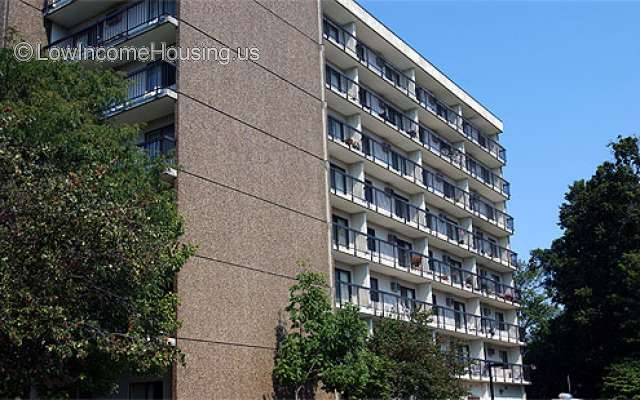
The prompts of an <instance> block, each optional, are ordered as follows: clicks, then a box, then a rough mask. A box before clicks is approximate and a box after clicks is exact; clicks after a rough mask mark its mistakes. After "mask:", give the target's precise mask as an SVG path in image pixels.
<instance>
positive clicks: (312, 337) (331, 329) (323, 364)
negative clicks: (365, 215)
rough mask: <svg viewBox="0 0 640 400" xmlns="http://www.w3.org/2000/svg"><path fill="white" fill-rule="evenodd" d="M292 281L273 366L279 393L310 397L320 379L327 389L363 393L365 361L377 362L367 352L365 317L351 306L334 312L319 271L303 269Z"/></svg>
mask: <svg viewBox="0 0 640 400" xmlns="http://www.w3.org/2000/svg"><path fill="white" fill-rule="evenodd" d="M302 266H303V267H304V266H305V265H304V264H303V265H302ZM296 280H297V283H296V284H294V285H293V286H291V288H289V305H288V306H287V308H286V311H287V312H288V313H289V319H290V322H291V324H290V327H289V329H288V330H287V333H286V334H285V336H284V339H283V340H282V341H281V342H280V343H279V347H278V351H277V354H276V360H275V365H274V370H273V376H274V382H275V383H276V386H277V389H278V390H277V391H278V393H277V394H278V395H279V396H283V397H292V396H293V397H295V398H296V399H298V398H313V397H314V394H315V391H316V390H317V387H318V385H319V384H320V383H322V388H323V390H325V391H327V392H333V391H336V392H338V393H341V394H343V396H345V397H354V398H358V397H361V395H362V393H363V391H364V389H365V387H366V385H367V383H368V381H369V362H371V361H372V360H373V362H374V363H376V362H377V360H375V356H373V355H371V354H368V352H367V347H366V338H367V326H366V324H365V322H364V321H362V320H361V319H360V318H359V315H358V310H357V308H356V307H355V306H351V305H347V306H345V307H344V308H341V309H339V310H337V311H336V312H335V313H334V312H332V309H331V300H330V296H329V294H328V292H327V281H326V278H325V276H324V275H323V274H321V273H318V272H309V271H305V272H301V273H300V274H298V275H297V276H296Z"/></svg>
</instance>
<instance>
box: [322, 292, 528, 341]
mask: <svg viewBox="0 0 640 400" xmlns="http://www.w3.org/2000/svg"><path fill="white" fill-rule="evenodd" d="M335 296H336V297H335V301H336V307H342V306H343V305H344V304H348V303H350V304H354V305H356V306H358V308H359V310H360V312H361V313H362V314H365V315H370V316H373V317H381V318H385V317H387V318H399V319H405V320H406V319H408V318H409V316H410V315H411V313H412V312H414V311H428V312H431V313H432V317H431V321H430V325H431V326H432V327H433V328H434V329H437V330H440V331H444V332H446V333H447V334H451V335H453V336H458V337H461V338H468V337H482V338H484V339H486V340H489V341H494V342H500V344H504V342H506V343H510V344H516V345H521V344H522V342H521V341H520V327H519V326H517V325H513V324H508V323H506V322H504V321H497V320H494V319H491V318H487V317H482V316H480V315H475V314H469V313H465V312H462V311H458V310H455V309H453V308H449V307H444V306H440V305H435V304H430V303H428V302H424V301H420V300H416V299H413V298H410V297H403V296H401V295H399V294H396V293H389V292H384V291H381V290H376V289H371V288H368V287H365V286H360V285H356V284H354V283H351V282H344V281H337V282H336V289H335Z"/></svg>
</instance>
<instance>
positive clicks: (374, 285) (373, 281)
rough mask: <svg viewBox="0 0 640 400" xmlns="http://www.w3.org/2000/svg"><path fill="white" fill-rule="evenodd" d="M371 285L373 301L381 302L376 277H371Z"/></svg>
mask: <svg viewBox="0 0 640 400" xmlns="http://www.w3.org/2000/svg"><path fill="white" fill-rule="evenodd" d="M369 285H370V286H371V291H370V296H371V301H374V302H379V301H380V293H379V292H378V280H377V279H376V278H369Z"/></svg>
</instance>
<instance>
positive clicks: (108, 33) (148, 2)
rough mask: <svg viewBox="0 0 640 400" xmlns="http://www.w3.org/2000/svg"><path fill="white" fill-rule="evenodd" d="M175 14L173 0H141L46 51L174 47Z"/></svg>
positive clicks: (59, 41)
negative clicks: (161, 44)
mask: <svg viewBox="0 0 640 400" xmlns="http://www.w3.org/2000/svg"><path fill="white" fill-rule="evenodd" d="M71 3H72V4H78V6H80V4H84V6H88V5H87V3H89V2H86V1H80V0H74V1H72V2H71ZM54 4H57V2H56V3H54ZM91 4H94V3H93V2H92V3H91ZM99 4H103V3H99ZM66 7H70V5H69V6H66ZM66 7H65V8H66ZM175 14H176V4H175V1H173V0H142V1H139V2H137V3H134V4H131V5H127V6H126V7H124V8H121V9H119V10H117V11H115V12H112V13H109V14H105V15H103V16H101V17H99V18H98V19H97V21H96V22H95V23H93V24H91V25H89V26H88V27H86V28H84V29H82V30H80V31H78V32H74V33H71V34H69V35H66V36H63V37H61V38H59V39H57V40H54V41H52V42H51V44H50V45H49V47H50V48H52V47H56V48H61V49H77V48H78V47H79V46H82V47H83V48H92V47H118V46H123V45H126V46H128V47H143V46H148V45H149V44H150V43H152V42H154V43H163V42H164V43H169V44H170V43H175V39H176V27H177V24H178V22H177V20H176V19H175ZM77 22H79V23H80V22H82V21H81V20H78V21H77ZM128 61H133V60H119V61H114V62H113V63H112V64H113V66H117V65H121V64H124V63H125V62H128ZM87 62H90V61H87Z"/></svg>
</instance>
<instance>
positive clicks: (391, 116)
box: [385, 107, 402, 128]
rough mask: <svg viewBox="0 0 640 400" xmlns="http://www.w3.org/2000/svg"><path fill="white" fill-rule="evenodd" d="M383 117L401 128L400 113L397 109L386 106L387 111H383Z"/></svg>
mask: <svg viewBox="0 0 640 400" xmlns="http://www.w3.org/2000/svg"><path fill="white" fill-rule="evenodd" d="M385 119H386V120H387V121H388V122H391V123H392V124H393V125H394V126H396V127H398V128H402V115H401V114H400V112H399V111H398V110H396V109H394V108H391V107H387V112H386V113H385Z"/></svg>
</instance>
